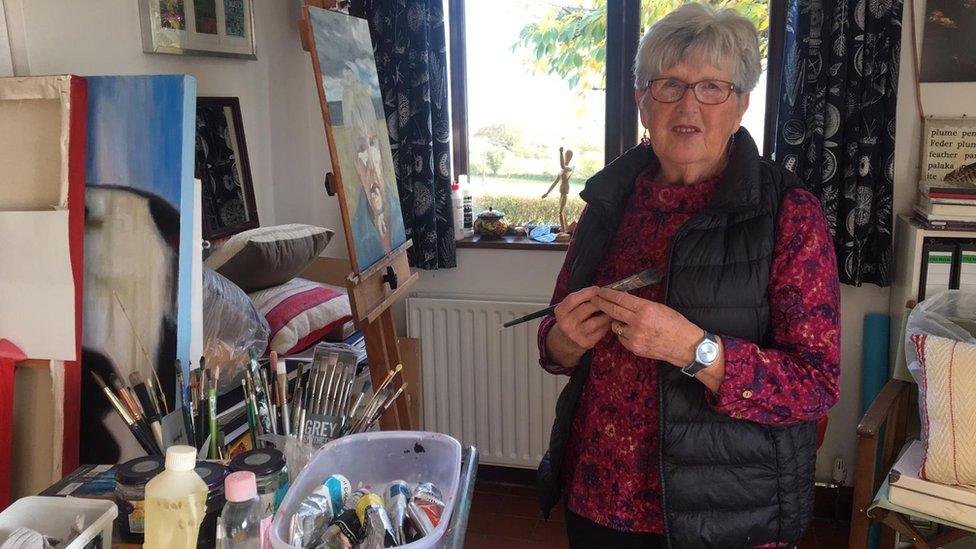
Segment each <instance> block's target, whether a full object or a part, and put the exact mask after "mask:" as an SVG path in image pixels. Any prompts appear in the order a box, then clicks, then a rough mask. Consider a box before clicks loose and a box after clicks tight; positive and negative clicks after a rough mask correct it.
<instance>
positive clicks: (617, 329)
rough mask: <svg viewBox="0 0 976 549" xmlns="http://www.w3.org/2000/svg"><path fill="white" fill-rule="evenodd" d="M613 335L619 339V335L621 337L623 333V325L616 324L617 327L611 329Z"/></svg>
mask: <svg viewBox="0 0 976 549" xmlns="http://www.w3.org/2000/svg"><path fill="white" fill-rule="evenodd" d="M613 333H615V334H617V337H620V336H621V335H623V333H624V325H623V324H617V326H616V327H615V328H614V329H613Z"/></svg>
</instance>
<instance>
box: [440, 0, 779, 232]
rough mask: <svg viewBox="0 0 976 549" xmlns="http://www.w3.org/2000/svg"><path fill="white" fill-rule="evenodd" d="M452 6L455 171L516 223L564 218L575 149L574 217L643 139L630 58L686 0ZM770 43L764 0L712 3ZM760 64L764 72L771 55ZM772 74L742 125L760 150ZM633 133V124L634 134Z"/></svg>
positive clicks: (570, 211)
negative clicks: (563, 188)
mask: <svg viewBox="0 0 976 549" xmlns="http://www.w3.org/2000/svg"><path fill="white" fill-rule="evenodd" d="M445 1H446V2H448V3H449V7H448V13H449V28H450V43H449V47H450V50H451V86H452V96H451V98H452V110H453V116H454V122H453V126H454V135H453V139H454V146H455V154H454V161H455V172H456V173H462V174H463V173H467V174H468V176H469V178H470V181H471V184H472V192H473V194H474V195H475V197H476V200H477V202H478V204H479V207H481V208H487V207H489V206H491V207H493V208H495V209H496V210H500V211H502V212H504V213H505V214H506V217H507V218H508V219H509V220H510V221H512V222H515V223H519V224H525V223H549V224H557V223H558V222H559V216H558V212H559V189H558V183H557V184H556V186H555V188H553V189H552V191H551V192H550V194H549V196H548V197H547V198H545V199H543V198H541V196H542V195H543V193H545V192H546V191H547V189H549V188H550V186H551V185H553V181H554V179H555V177H556V176H557V174H558V173H559V171H560V164H559V148H560V147H565V148H566V149H568V150H571V151H572V152H573V155H572V160H571V162H570V166H571V167H572V168H573V173H572V178H571V180H570V187H571V188H570V193H569V201H568V204H567V218H568V219H576V218H577V217H578V215H579V213H580V212H581V211H582V206H583V203H582V200H580V199H579V197H578V194H579V191H580V190H582V187H583V183H584V182H585V180H586V179H587V178H588V177H589V176H591V175H592V174H593V173H595V172H596V171H598V170H599V169H601V168H602V167H603V166H604V165H605V163H606V161H607V160H609V159H613V158H615V157H616V156H618V155H619V154H620V153H621V152H623V151H624V150H626V149H627V148H629V147H632V146H633V145H634V144H636V142H637V136H638V133H637V126H638V124H639V123H638V121H637V109H636V106H635V105H634V100H633V77H632V74H631V72H632V64H633V57H634V54H635V53H636V48H637V41H638V39H639V38H640V36H641V34H642V33H643V31H644V29H646V28H647V27H648V26H649V25H650V24H652V23H653V22H654V21H656V20H657V19H658V18H660V17H661V16H663V15H664V14H666V13H667V12H669V11H671V10H672V9H674V8H675V7H676V6H678V5H679V4H682V3H684V1H685V0H613V1H610V2H609V5H608V2H607V0H550V1H547V2H537V1H533V0H493V1H491V2H486V1H484V0H445ZM713 3H715V4H721V5H726V6H731V7H734V8H736V9H737V10H738V11H739V12H740V13H743V14H744V15H746V16H747V17H749V18H750V19H752V20H753V21H754V22H755V23H756V24H757V27H758V28H759V29H760V31H761V33H762V48H763V53H764V52H765V49H766V44H767V43H768V32H767V29H769V28H770V25H769V20H770V17H769V5H768V0H713ZM763 61H764V67H765V59H764V60H763ZM765 91H766V73H765V71H764V72H763V76H762V78H761V79H760V82H759V85H757V87H756V89H755V90H753V93H752V96H751V102H750V107H749V110H748V111H747V112H746V116H745V117H744V119H743V125H744V126H745V127H746V128H747V129H748V130H749V132H750V133H751V134H752V135H753V137H754V138H755V139H756V142H757V145H758V146H759V148H760V151H762V150H763V135H764V133H765V129H766V128H765V125H766V123H767V121H766V103H767V98H766V93H765ZM632 128H633V129H632Z"/></svg>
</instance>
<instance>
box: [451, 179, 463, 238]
mask: <svg viewBox="0 0 976 549" xmlns="http://www.w3.org/2000/svg"><path fill="white" fill-rule="evenodd" d="M451 212H452V213H453V214H454V240H461V239H462V238H464V206H463V204H462V199H461V187H460V186H459V185H458V182H457V181H455V182H454V183H451Z"/></svg>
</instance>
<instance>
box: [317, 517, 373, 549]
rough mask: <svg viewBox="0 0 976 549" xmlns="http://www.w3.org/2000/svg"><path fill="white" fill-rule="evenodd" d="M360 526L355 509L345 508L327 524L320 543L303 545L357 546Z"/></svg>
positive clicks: (341, 548)
mask: <svg viewBox="0 0 976 549" xmlns="http://www.w3.org/2000/svg"><path fill="white" fill-rule="evenodd" d="M361 529H362V526H361V524H360V522H359V517H358V516H357V515H356V510H355V509H346V510H344V511H343V512H342V513H341V514H339V516H338V517H336V519H335V520H333V521H332V524H331V525H329V529H328V530H326V531H325V536H323V537H322V543H320V544H318V545H314V546H313V545H305V546H304V547H306V548H307V547H315V548H316V549H319V548H325V549H353V548H354V547H358V545H357V544H358V543H359V531H360V530H361Z"/></svg>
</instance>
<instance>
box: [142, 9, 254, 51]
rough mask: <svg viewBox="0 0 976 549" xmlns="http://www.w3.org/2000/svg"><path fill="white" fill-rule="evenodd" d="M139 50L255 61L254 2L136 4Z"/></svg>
mask: <svg viewBox="0 0 976 549" xmlns="http://www.w3.org/2000/svg"><path fill="white" fill-rule="evenodd" d="M139 19H140V22H141V25H142V50H143V51H145V52H147V53H168V54H175V55H215V56H221V57H243V58H247V59H257V56H256V53H255V48H254V0H139Z"/></svg>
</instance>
